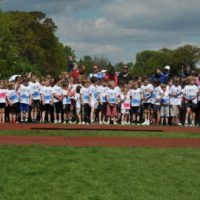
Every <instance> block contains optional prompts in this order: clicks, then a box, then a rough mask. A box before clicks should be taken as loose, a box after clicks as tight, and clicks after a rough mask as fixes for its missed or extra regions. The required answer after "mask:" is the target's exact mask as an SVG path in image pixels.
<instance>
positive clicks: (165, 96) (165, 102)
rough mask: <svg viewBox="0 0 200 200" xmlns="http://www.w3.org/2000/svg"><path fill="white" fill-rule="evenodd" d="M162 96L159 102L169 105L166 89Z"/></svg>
mask: <svg viewBox="0 0 200 200" xmlns="http://www.w3.org/2000/svg"><path fill="white" fill-rule="evenodd" d="M162 93H163V96H162V97H161V104H162V105H165V106H166V105H169V91H168V90H167V89H166V91H163V90H162Z"/></svg>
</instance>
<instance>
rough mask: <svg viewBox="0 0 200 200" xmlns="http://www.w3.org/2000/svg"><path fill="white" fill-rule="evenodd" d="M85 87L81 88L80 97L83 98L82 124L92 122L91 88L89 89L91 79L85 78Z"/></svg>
mask: <svg viewBox="0 0 200 200" xmlns="http://www.w3.org/2000/svg"><path fill="white" fill-rule="evenodd" d="M82 85H83V87H82V88H81V90H80V98H81V105H82V108H83V109H82V111H83V121H82V124H87V125H88V124H89V123H90V105H89V104H90V89H89V81H88V80H84V81H83V82H82Z"/></svg>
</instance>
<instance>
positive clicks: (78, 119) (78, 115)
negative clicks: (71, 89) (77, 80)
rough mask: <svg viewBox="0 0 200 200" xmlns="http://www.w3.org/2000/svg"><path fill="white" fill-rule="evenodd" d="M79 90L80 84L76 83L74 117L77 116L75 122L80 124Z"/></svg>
mask: <svg viewBox="0 0 200 200" xmlns="http://www.w3.org/2000/svg"><path fill="white" fill-rule="evenodd" d="M80 90H81V86H80V85H78V86H77V87H76V93H75V97H74V100H75V107H76V117H77V120H76V121H77V123H78V124H81V122H82V119H81V95H80Z"/></svg>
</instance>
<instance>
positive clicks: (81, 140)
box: [0, 136, 200, 148]
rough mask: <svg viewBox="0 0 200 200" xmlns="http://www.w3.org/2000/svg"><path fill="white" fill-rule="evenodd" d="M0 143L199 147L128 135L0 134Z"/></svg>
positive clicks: (175, 140)
mask: <svg viewBox="0 0 200 200" xmlns="http://www.w3.org/2000/svg"><path fill="white" fill-rule="evenodd" d="M0 145H17V146H29V145H48V146H78V147H91V146H95V147H96V146H97V147H153V148H156V147H157V148H173V147H179V148H186V147H187V148H200V139H196V138H195V139H194V138H130V137H94V136H91V137H63V136H0Z"/></svg>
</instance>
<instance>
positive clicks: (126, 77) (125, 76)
mask: <svg viewBox="0 0 200 200" xmlns="http://www.w3.org/2000/svg"><path fill="white" fill-rule="evenodd" d="M118 80H119V85H124V84H128V83H129V81H131V80H133V78H132V76H131V74H130V73H129V71H128V66H127V65H124V66H123V72H120V73H119V75H118Z"/></svg>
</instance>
